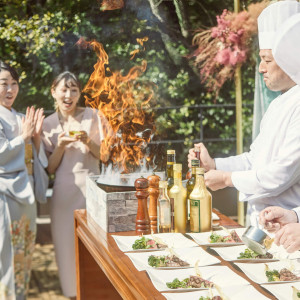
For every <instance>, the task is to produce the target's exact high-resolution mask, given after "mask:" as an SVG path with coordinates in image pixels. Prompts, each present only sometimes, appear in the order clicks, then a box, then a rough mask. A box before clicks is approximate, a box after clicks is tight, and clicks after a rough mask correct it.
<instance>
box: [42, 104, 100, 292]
mask: <svg viewBox="0 0 300 300" xmlns="http://www.w3.org/2000/svg"><path fill="white" fill-rule="evenodd" d="M77 121H79V122H80V129H81V130H85V131H86V132H87V134H88V136H89V137H90V138H91V139H92V140H93V141H94V143H96V144H98V145H100V142H101V140H102V138H103V132H102V124H103V123H104V121H102V120H101V118H99V116H98V111H97V110H93V109H91V108H85V111H84V113H83V117H82V120H77ZM62 131H63V128H62V126H61V124H60V122H59V119H58V114H57V113H54V114H52V115H50V116H49V117H47V118H46V119H45V120H44V124H43V142H44V145H45V149H46V151H47V152H49V153H52V152H53V150H54V149H55V147H56V145H57V137H58V135H59V134H60V133H61V132H62ZM99 172H100V170H99V160H98V159H96V158H95V157H94V156H93V155H92V154H91V152H90V151H89V150H88V148H87V147H86V146H85V145H84V144H83V143H81V142H80V141H76V142H73V143H71V144H69V145H68V146H66V149H65V152H64V155H63V158H62V160H61V163H60V165H59V167H58V168H57V170H56V173H55V182H54V186H53V195H52V198H51V203H50V216H51V232H52V238H53V243H54V247H55V254H56V261H57V265H58V272H59V278H60V283H61V287H62V291H63V294H64V295H65V296H66V297H74V296H76V266H75V238H74V210H76V209H83V208H85V207H86V204H85V185H86V184H85V182H86V176H87V175H95V174H99Z"/></svg>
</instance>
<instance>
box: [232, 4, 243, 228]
mask: <svg viewBox="0 0 300 300" xmlns="http://www.w3.org/2000/svg"><path fill="white" fill-rule="evenodd" d="M239 11H240V0H234V12H235V13H238V12H239ZM235 112H236V154H241V153H243V122H242V120H243V119H242V72H241V67H240V66H238V67H237V69H236V71H235ZM237 199H238V201H237V210H238V211H237V215H238V223H239V224H241V225H244V224H245V212H244V202H240V201H239V192H237Z"/></svg>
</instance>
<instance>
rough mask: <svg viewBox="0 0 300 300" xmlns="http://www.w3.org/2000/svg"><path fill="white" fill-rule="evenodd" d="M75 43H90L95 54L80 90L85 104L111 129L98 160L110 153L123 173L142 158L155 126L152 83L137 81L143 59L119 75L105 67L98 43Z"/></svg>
mask: <svg viewBox="0 0 300 300" xmlns="http://www.w3.org/2000/svg"><path fill="white" fill-rule="evenodd" d="M78 43H79V44H80V45H82V46H84V47H87V46H91V47H92V48H93V49H94V51H95V52H96V54H97V57H98V61H97V63H96V64H95V65H94V72H93V73H92V74H91V76H90V79H89V81H88V83H87V84H86V86H85V87H84V89H83V93H86V94H87V95H86V96H85V102H86V105H88V106H91V107H94V108H97V109H98V110H99V111H101V112H102V113H103V114H104V116H105V117H106V119H107V121H108V123H109V127H110V130H111V131H110V132H109V131H108V132H107V135H106V137H105V139H104V141H103V142H102V144H101V150H100V152H101V153H100V154H101V160H102V158H104V157H107V156H108V154H110V159H111V160H112V162H113V164H114V165H116V166H118V168H122V169H123V170H124V172H128V171H129V169H130V171H131V169H133V168H135V167H136V166H139V165H140V164H141V161H142V160H143V159H144V158H146V157H145V156H146V147H147V144H148V143H149V141H150V139H151V136H152V135H153V132H154V129H155V125H154V122H153V114H152V113H151V112H149V111H148V109H149V107H150V105H149V102H150V100H151V98H152V96H153V85H152V84H150V83H149V82H148V83H144V82H140V81H139V80H138V79H139V76H140V75H141V74H142V73H144V72H145V70H146V67H147V62H146V61H145V60H144V61H142V63H141V65H139V66H134V67H132V68H131V69H130V70H129V72H128V74H127V75H126V76H123V75H122V74H121V72H120V71H115V72H113V71H111V70H110V69H109V68H108V63H109V59H108V55H107V53H106V52H105V50H104V48H103V45H102V44H100V43H98V42H97V41H91V42H86V41H84V40H83V39H80V40H79V41H78ZM107 73H109V75H107ZM146 160H147V161H148V162H149V159H147V158H146Z"/></svg>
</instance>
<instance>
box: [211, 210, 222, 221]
mask: <svg viewBox="0 0 300 300" xmlns="http://www.w3.org/2000/svg"><path fill="white" fill-rule="evenodd" d="M212 220H213V221H217V220H220V218H219V216H218V215H217V214H215V213H214V212H213V213H212Z"/></svg>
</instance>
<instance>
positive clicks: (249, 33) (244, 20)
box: [190, 0, 268, 95]
mask: <svg viewBox="0 0 300 300" xmlns="http://www.w3.org/2000/svg"><path fill="white" fill-rule="evenodd" d="M267 5H268V1H266V0H264V1H262V2H259V3H255V4H251V5H249V7H248V10H244V11H242V12H239V13H233V12H230V11H228V10H227V9H225V10H224V11H223V13H222V14H221V15H220V16H217V26H215V27H212V28H210V29H208V30H202V29H201V30H198V32H197V33H196V34H195V36H194V38H193V45H196V46H197V49H196V50H195V51H194V52H193V53H192V55H191V56H190V57H195V64H196V66H197V67H198V68H199V69H200V77H201V82H202V83H204V84H205V86H206V87H207V88H208V90H209V91H211V92H214V93H215V94H216V95H218V93H219V91H220V89H221V87H222V86H223V84H224V83H225V81H226V80H227V79H231V78H232V77H233V75H234V73H235V70H236V68H237V66H240V65H241V64H242V63H244V62H245V61H246V60H247V58H248V57H249V54H250V52H251V48H252V44H253V37H254V36H255V35H256V34H257V17H258V16H259V14H260V13H261V11H262V10H263V9H264V8H265V7H266V6H267Z"/></svg>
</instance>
